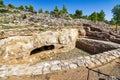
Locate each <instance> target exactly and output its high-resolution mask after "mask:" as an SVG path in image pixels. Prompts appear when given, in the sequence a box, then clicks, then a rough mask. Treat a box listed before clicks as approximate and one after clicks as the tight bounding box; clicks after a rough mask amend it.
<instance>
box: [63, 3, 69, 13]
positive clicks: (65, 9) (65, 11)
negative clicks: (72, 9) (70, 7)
mask: <svg viewBox="0 0 120 80" xmlns="http://www.w3.org/2000/svg"><path fill="white" fill-rule="evenodd" d="M62 10H63V13H68V11H67V8H66V6H65V5H63V9H62Z"/></svg>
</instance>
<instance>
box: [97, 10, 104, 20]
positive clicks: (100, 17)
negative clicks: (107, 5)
mask: <svg viewBox="0 0 120 80" xmlns="http://www.w3.org/2000/svg"><path fill="white" fill-rule="evenodd" d="M98 21H105V12H104V11H103V10H101V11H100V13H98Z"/></svg>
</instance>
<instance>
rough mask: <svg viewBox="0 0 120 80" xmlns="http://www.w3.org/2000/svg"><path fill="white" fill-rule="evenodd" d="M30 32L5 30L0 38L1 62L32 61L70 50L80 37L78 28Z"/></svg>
mask: <svg viewBox="0 0 120 80" xmlns="http://www.w3.org/2000/svg"><path fill="white" fill-rule="evenodd" d="M29 32H30V30H29V31H27V30H25V31H23V30H18V31H15V32H14V31H8V32H7V31H6V32H4V33H5V35H4V36H1V38H3V39H1V40H0V61H1V63H0V64H16V63H32V62H37V61H40V60H41V59H45V58H50V57H51V56H54V55H55V54H57V53H63V52H68V51H70V50H72V49H74V48H75V42H76V38H77V37H78V30H77V29H60V30H58V31H51V30H47V31H44V32H40V31H38V30H33V32H31V33H29ZM11 33H12V34H11ZM21 34H22V35H24V36H22V35H21ZM25 35H26V36H25Z"/></svg>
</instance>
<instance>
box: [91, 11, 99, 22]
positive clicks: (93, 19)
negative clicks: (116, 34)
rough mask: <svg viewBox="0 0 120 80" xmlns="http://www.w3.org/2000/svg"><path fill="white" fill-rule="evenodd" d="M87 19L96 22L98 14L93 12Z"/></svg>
mask: <svg viewBox="0 0 120 80" xmlns="http://www.w3.org/2000/svg"><path fill="white" fill-rule="evenodd" d="M89 19H90V20H92V21H94V22H96V21H98V13H97V12H93V13H92V14H91V15H90V16H89Z"/></svg>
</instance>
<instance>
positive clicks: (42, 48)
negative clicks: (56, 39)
mask: <svg viewBox="0 0 120 80" xmlns="http://www.w3.org/2000/svg"><path fill="white" fill-rule="evenodd" d="M54 48H55V46H54V45H46V46H42V47H40V48H36V49H34V50H32V51H31V53H30V55H33V54H37V53H39V52H42V51H47V50H53V49H54Z"/></svg>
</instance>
